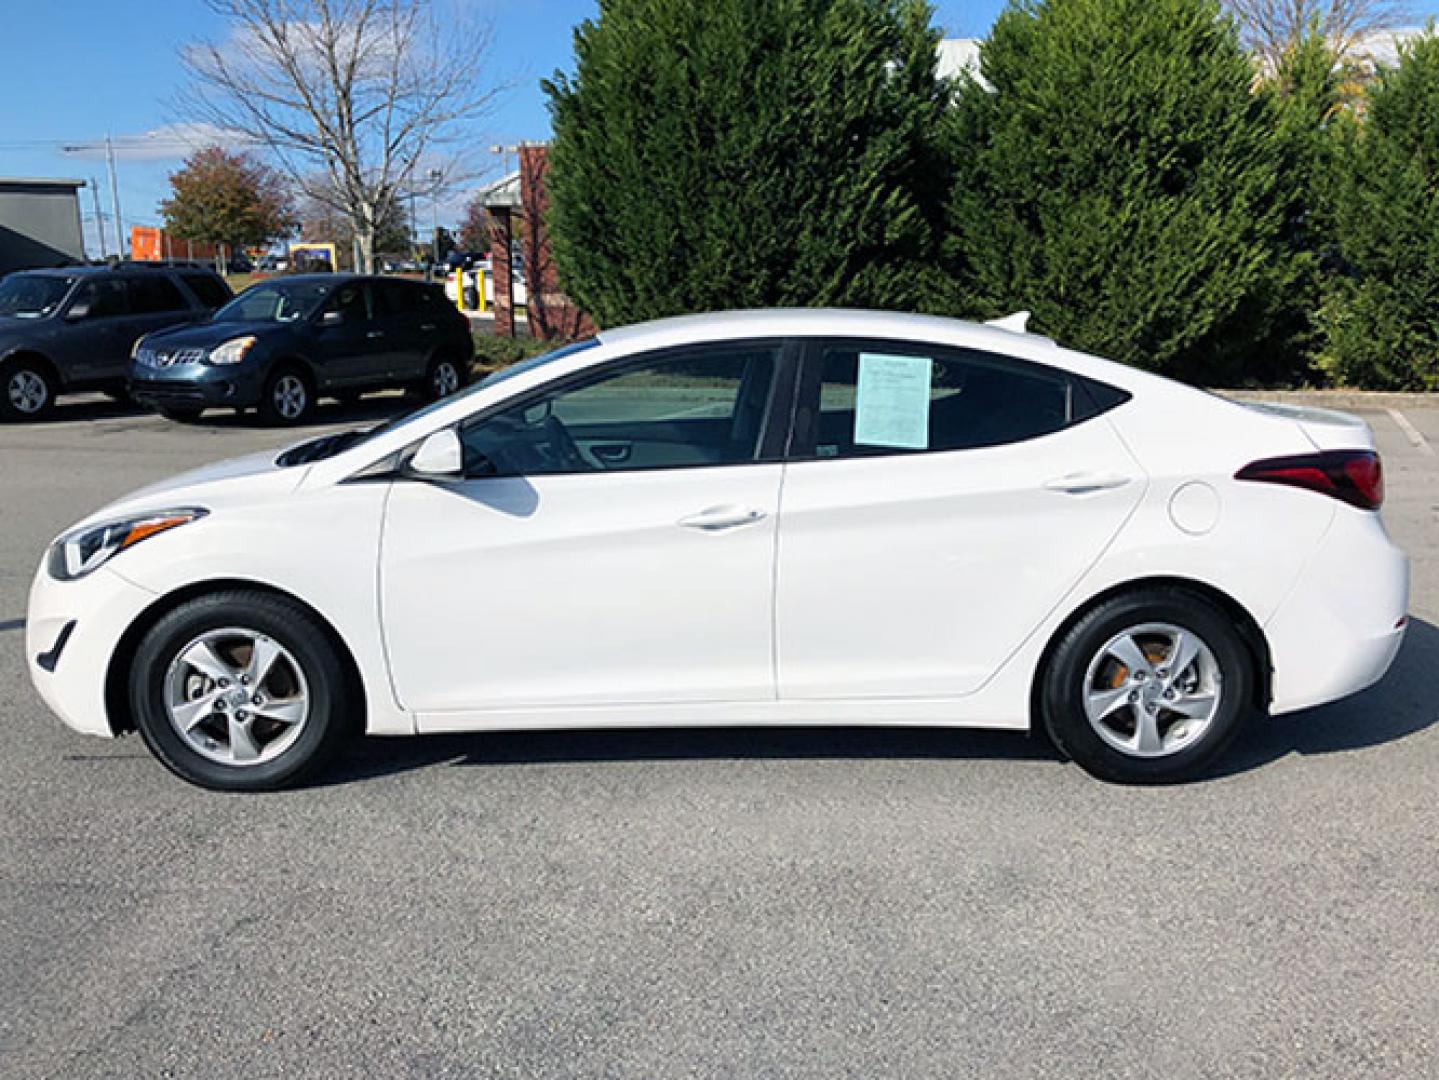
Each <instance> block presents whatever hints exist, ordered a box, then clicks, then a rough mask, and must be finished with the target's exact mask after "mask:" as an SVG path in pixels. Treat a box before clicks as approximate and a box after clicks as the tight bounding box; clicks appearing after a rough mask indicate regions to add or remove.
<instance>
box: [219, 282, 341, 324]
mask: <svg viewBox="0 0 1439 1080" xmlns="http://www.w3.org/2000/svg"><path fill="white" fill-rule="evenodd" d="M334 286H335V283H334V282H333V281H267V282H265V283H264V284H263V285H252V286H251V287H250V288H248V289H246V290H245V291H244V292H242V293H241V294H240V295H239V296H237V297H235V299H233V300H231V301H230V302H229V303H228V304H226V305H225V306H224V307H222V308H221V309H220V310H219V311H217V312H215V314H214V316H213V317H212V319H211V321H212V322H275V323H292V322H299V321H300V320H301V319H304V318H308V317H309V316H310V315H311V314H312V313H313V312H314V311H315V309H316V308H318V307H319V306H320V304H322V303H323V302H324V300H325V297H326V296H328V295H329V294H330V290H331V289H332V288H334Z"/></svg>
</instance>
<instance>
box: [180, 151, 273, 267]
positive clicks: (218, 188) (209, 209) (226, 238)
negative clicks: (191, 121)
mask: <svg viewBox="0 0 1439 1080" xmlns="http://www.w3.org/2000/svg"><path fill="white" fill-rule="evenodd" d="M170 189H171V194H170V197H169V198H168V199H166V200H164V201H163V202H162V203H161V204H160V213H161V214H162V215H163V216H164V220H165V229H166V230H167V231H168V232H169V233H170V234H171V235H172V236H174V237H176V238H178V239H180V240H193V241H196V242H197V243H203V244H215V245H229V246H230V247H260V246H263V245H265V244H268V243H269V242H270V241H272V240H274V239H276V238H277V237H280V236H283V235H285V234H286V233H287V232H289V231H290V230H291V229H292V228H293V227H294V217H295V215H294V207H293V204H292V203H291V200H290V193H289V190H288V188H287V187H286V185H285V182H284V181H283V180H282V179H281V177H280V176H279V174H278V173H276V172H275V171H274V170H272V169H270V168H268V167H266V166H265V165H264V164H262V163H261V162H259V161H256V160H255V159H254V158H253V157H251V156H250V155H249V154H243V153H240V154H234V153H229V152H228V151H225V150H222V149H221V148H219V147H217V146H211V147H206V148H204V149H202V150H197V151H195V153H193V154H191V155H190V157H189V158H187V159H186V160H185V164H184V166H183V167H182V168H181V169H180V170H179V171H178V172H175V173H172V174H171V175H170Z"/></svg>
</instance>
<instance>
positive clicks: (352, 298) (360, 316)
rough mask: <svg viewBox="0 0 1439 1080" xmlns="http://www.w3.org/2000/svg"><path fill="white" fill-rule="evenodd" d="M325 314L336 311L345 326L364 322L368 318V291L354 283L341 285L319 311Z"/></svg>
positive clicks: (359, 284) (358, 283)
mask: <svg viewBox="0 0 1439 1080" xmlns="http://www.w3.org/2000/svg"><path fill="white" fill-rule="evenodd" d="M321 310H322V311H325V312H327V313H328V312H331V311H338V312H339V313H340V321H341V322H342V323H345V324H347V325H348V324H350V323H358V322H364V321H365V320H366V319H368V318H369V317H370V305H369V290H368V289H366V288H365V287H364V285H362V284H361V283H360V282H358V281H356V282H353V283H351V284H349V285H341V286H340V287H339V288H338V289H336V290H335V291H334V293H333V294H332V295H331V296H330V298H329V299H328V300H326V301H325V306H324V307H323V308H322V309H321Z"/></svg>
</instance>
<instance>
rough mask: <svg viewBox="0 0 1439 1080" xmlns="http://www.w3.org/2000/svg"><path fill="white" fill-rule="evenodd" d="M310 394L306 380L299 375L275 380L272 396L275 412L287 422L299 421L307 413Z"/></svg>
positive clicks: (283, 376) (284, 376)
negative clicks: (306, 406)
mask: <svg viewBox="0 0 1439 1080" xmlns="http://www.w3.org/2000/svg"><path fill="white" fill-rule="evenodd" d="M308 393H309V392H308V391H307V390H306V389H305V383H304V380H302V379H301V378H300V377H299V376H298V375H288V374H287V375H281V376H280V377H279V378H278V379H276V380H275V386H274V389H273V390H271V391H270V396H271V400H273V401H274V403H275V412H277V413H278V414H279V415H280V416H281V417H283V418H284V419H286V420H298V419H299V418H300V417H301V416H303V415H304V413H305V405H306V403H307V397H308Z"/></svg>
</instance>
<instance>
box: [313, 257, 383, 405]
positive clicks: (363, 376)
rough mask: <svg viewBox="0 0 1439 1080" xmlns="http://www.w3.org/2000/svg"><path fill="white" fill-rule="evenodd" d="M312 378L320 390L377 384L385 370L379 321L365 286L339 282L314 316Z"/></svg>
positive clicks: (373, 298) (375, 306)
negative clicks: (314, 357) (314, 363)
mask: <svg viewBox="0 0 1439 1080" xmlns="http://www.w3.org/2000/svg"><path fill="white" fill-rule="evenodd" d="M316 319H317V328H316V345H315V352H316V374H317V376H318V377H319V379H320V385H321V387H322V388H329V387H338V386H354V385H363V384H365V383H374V382H379V381H380V380H382V379H383V378H384V373H385V367H386V351H385V350H386V348H387V346H386V342H385V328H384V326H383V325H382V324H383V318H382V317H381V316H380V315H379V313H378V311H377V305H376V302H375V296H374V294H373V291H372V290H371V288H370V286H369V283H367V282H363V281H345V282H341V283H340V284H339V285H337V286H336V287H335V289H334V290H333V291H332V292H331V293H330V295H329V297H328V298H327V299H326V300H325V302H324V304H322V305H321V307H320V310H319V312H318V314H317V316H316Z"/></svg>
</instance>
